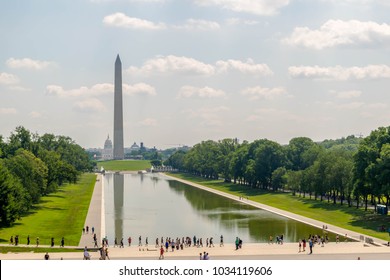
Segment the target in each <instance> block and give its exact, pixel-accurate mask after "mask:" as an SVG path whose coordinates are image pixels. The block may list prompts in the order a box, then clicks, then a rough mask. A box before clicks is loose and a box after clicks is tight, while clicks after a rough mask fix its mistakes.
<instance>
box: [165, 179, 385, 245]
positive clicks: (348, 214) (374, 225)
mask: <svg viewBox="0 0 390 280" xmlns="http://www.w3.org/2000/svg"><path fill="white" fill-rule="evenodd" d="M169 175H171V176H174V177H177V178H180V179H183V180H188V181H190V182H194V183H197V184H200V185H202V186H205V187H209V188H212V189H216V190H219V191H222V192H226V193H230V194H234V195H237V196H245V197H248V198H249V199H250V200H253V201H256V202H259V203H263V204H266V205H269V206H272V207H275V208H278V209H282V210H285V211H289V212H291V213H295V214H298V215H301V216H304V217H308V218H311V219H315V220H318V221H322V222H323V223H324V224H328V225H335V226H338V227H341V228H345V229H348V230H352V231H356V232H359V233H361V234H364V235H369V236H373V237H376V238H380V239H384V240H390V236H389V233H387V232H383V231H380V228H381V227H382V225H384V226H385V229H386V230H387V229H388V228H389V227H390V216H389V215H379V214H376V213H373V211H372V210H369V211H364V209H356V207H348V205H346V204H345V205H340V204H339V203H338V204H333V202H330V203H328V202H327V201H320V200H319V199H318V200H314V197H312V199H309V198H308V197H306V198H303V197H298V196H293V195H292V194H291V193H287V192H266V191H264V190H260V189H253V188H250V187H247V186H243V185H239V184H233V183H225V182H223V181H222V180H209V179H205V178H202V177H197V176H193V175H190V174H183V173H174V174H169Z"/></svg>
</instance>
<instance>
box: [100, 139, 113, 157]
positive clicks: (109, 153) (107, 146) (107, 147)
mask: <svg viewBox="0 0 390 280" xmlns="http://www.w3.org/2000/svg"><path fill="white" fill-rule="evenodd" d="M113 158H114V154H113V149H112V141H111V139H110V135H108V136H107V139H106V141H105V142H104V148H103V151H102V160H110V159H113Z"/></svg>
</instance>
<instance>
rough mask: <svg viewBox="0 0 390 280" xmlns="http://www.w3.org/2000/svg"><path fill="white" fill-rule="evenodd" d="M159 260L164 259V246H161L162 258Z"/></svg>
mask: <svg viewBox="0 0 390 280" xmlns="http://www.w3.org/2000/svg"><path fill="white" fill-rule="evenodd" d="M158 259H159V260H163V259H164V247H163V245H161V247H160V257H159V258H158Z"/></svg>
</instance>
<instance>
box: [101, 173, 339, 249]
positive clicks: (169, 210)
mask: <svg viewBox="0 0 390 280" xmlns="http://www.w3.org/2000/svg"><path fill="white" fill-rule="evenodd" d="M104 177H105V179H104V180H105V181H104V201H105V222H106V235H107V238H108V239H109V240H114V238H115V237H117V238H118V240H120V239H121V238H122V237H123V238H124V240H127V238H128V237H129V236H131V237H132V239H133V242H134V243H138V237H139V236H142V239H143V241H144V239H145V237H148V239H149V244H154V242H155V239H156V238H157V237H158V238H159V239H160V238H161V237H163V238H164V240H165V238H166V237H171V238H177V237H179V238H182V237H187V236H188V237H191V238H192V237H193V236H194V235H195V236H197V237H198V238H201V237H202V238H203V243H204V244H205V240H206V238H210V237H213V238H214V243H215V244H218V243H219V238H220V236H221V235H223V237H224V242H225V243H233V242H234V240H235V239H236V237H240V238H241V239H242V240H243V241H244V242H247V243H248V242H268V239H269V236H273V237H274V240H275V236H277V235H281V234H283V235H284V241H285V242H297V241H298V240H299V239H301V238H307V237H308V236H309V234H312V235H313V234H318V235H323V234H324V233H323V231H322V229H318V228H315V227H312V226H309V225H306V224H303V223H300V222H297V221H295V220H292V219H288V218H286V217H283V216H279V215H276V214H273V213H270V212H268V211H265V210H262V209H258V208H255V207H252V206H249V205H246V204H243V203H241V202H239V201H234V200H231V199H228V198H225V197H222V196H219V195H216V194H214V193H211V192H207V191H204V190H201V189H198V188H195V187H192V186H189V185H186V184H183V183H181V182H178V181H175V180H170V179H167V178H166V177H163V176H161V175H158V174H124V175H123V174H106V175H105V176H104ZM328 236H329V238H330V239H331V240H334V238H335V237H334V235H333V234H331V233H330V234H328Z"/></svg>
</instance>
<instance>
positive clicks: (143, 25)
mask: <svg viewBox="0 0 390 280" xmlns="http://www.w3.org/2000/svg"><path fill="white" fill-rule="evenodd" d="M103 23H104V24H105V25H107V26H114V27H122V28H130V29H142V30H161V29H165V28H166V25H165V24H164V23H154V22H152V21H148V20H144V19H140V18H133V17H128V16H126V15H125V14H123V13H115V14H112V15H108V16H105V17H104V19H103Z"/></svg>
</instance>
